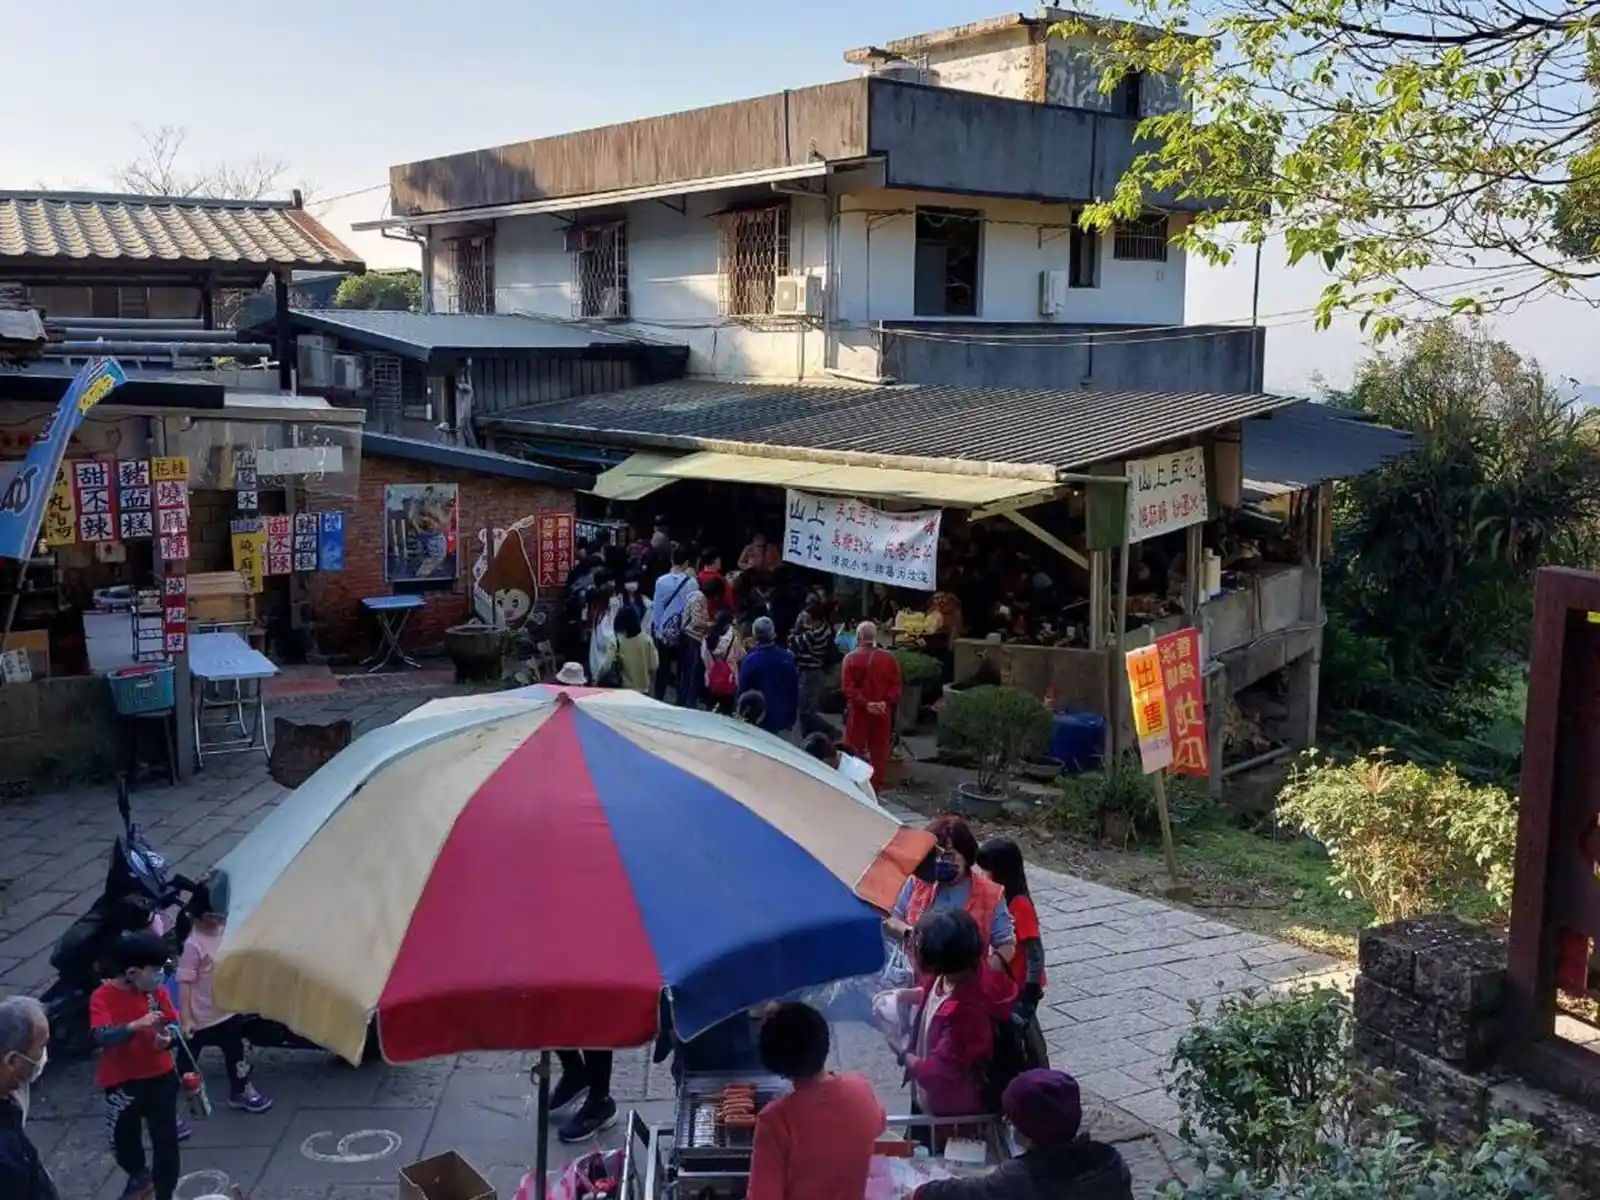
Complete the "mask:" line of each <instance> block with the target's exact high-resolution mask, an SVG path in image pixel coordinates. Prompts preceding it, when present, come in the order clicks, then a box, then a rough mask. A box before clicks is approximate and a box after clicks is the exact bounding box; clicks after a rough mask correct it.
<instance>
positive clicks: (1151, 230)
mask: <svg viewBox="0 0 1600 1200" xmlns="http://www.w3.org/2000/svg"><path fill="white" fill-rule="evenodd" d="M1111 257H1113V258H1120V259H1122V260H1124V261H1125V262H1166V261H1167V218H1166V214H1165V213H1146V214H1145V215H1144V216H1142V217H1140V218H1138V219H1137V220H1135V221H1118V222H1117V224H1116V236H1115V238H1114V240H1113V241H1112V244H1111Z"/></svg>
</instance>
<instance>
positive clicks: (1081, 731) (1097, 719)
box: [1050, 712, 1106, 775]
mask: <svg viewBox="0 0 1600 1200" xmlns="http://www.w3.org/2000/svg"><path fill="white" fill-rule="evenodd" d="M1105 746H1106V719H1105V718H1104V717H1102V716H1101V715H1100V714H1099V713H1092V712H1064V713H1057V714H1056V715H1055V728H1054V729H1052V730H1051V731H1050V757H1051V758H1059V759H1060V760H1061V761H1062V762H1063V763H1065V764H1066V767H1067V772H1068V774H1071V775H1081V774H1083V772H1085V771H1094V770H1098V769H1099V767H1100V762H1101V759H1102V758H1104V756H1105Z"/></svg>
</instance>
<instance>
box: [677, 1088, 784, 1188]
mask: <svg viewBox="0 0 1600 1200" xmlns="http://www.w3.org/2000/svg"><path fill="white" fill-rule="evenodd" d="M730 1083H748V1084H751V1085H753V1086H754V1087H755V1089H756V1112H758V1113H759V1112H760V1111H761V1110H762V1109H763V1108H765V1107H766V1106H767V1105H769V1104H771V1103H772V1102H773V1101H774V1100H776V1099H778V1097H779V1096H782V1095H783V1094H784V1093H785V1092H786V1091H788V1085H787V1084H786V1083H784V1082H783V1081H782V1080H780V1079H777V1078H775V1077H772V1076H762V1075H757V1076H750V1075H698V1076H695V1075H691V1076H686V1077H685V1078H684V1081H683V1085H682V1087H681V1088H680V1089H679V1091H678V1117H677V1121H676V1123H675V1124H674V1126H673V1153H674V1155H675V1156H676V1157H677V1159H678V1161H679V1163H680V1165H685V1166H687V1165H689V1164H690V1163H693V1162H699V1163H713V1162H722V1163H726V1162H729V1161H746V1162H747V1161H748V1160H749V1158H750V1154H751V1151H752V1150H753V1149H754V1146H755V1130H754V1129H728V1128H726V1127H724V1126H721V1125H718V1124H717V1120H716V1116H717V1107H718V1104H719V1103H720V1101H721V1098H722V1091H723V1089H724V1088H726V1087H727V1086H728V1085H729V1084H730Z"/></svg>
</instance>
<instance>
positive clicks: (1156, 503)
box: [1127, 446, 1210, 542]
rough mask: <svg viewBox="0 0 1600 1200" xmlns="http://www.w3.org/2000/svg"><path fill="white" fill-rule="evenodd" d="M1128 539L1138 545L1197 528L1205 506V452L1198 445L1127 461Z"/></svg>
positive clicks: (1205, 508) (1203, 515)
mask: <svg viewBox="0 0 1600 1200" xmlns="http://www.w3.org/2000/svg"><path fill="white" fill-rule="evenodd" d="M1127 474H1128V540H1129V541H1130V542H1142V541H1144V540H1145V539H1146V538H1153V537H1160V536H1161V535H1162V534H1163V533H1172V532H1174V531H1176V530H1179V529H1187V528H1188V527H1189V526H1190V525H1198V524H1199V523H1200V522H1202V521H1205V520H1207V519H1208V517H1209V516H1210V511H1209V509H1208V507H1207V503H1206V452H1205V450H1204V448H1202V447H1200V446H1191V447H1189V448H1188V449H1187V450H1175V451H1173V452H1172V453H1171V454H1162V455H1160V456H1158V457H1156V458H1135V459H1131V460H1130V461H1129V462H1128V466H1127Z"/></svg>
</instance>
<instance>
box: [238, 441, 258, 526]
mask: <svg viewBox="0 0 1600 1200" xmlns="http://www.w3.org/2000/svg"><path fill="white" fill-rule="evenodd" d="M233 487H234V493H233V498H234V505H235V507H237V508H238V510H239V515H240V516H241V517H253V516H255V515H256V513H258V512H260V511H261V492H260V487H261V477H260V474H259V472H258V471H257V468H256V452H255V451H254V450H240V451H239V452H238V453H237V454H235V455H234V456H233Z"/></svg>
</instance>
